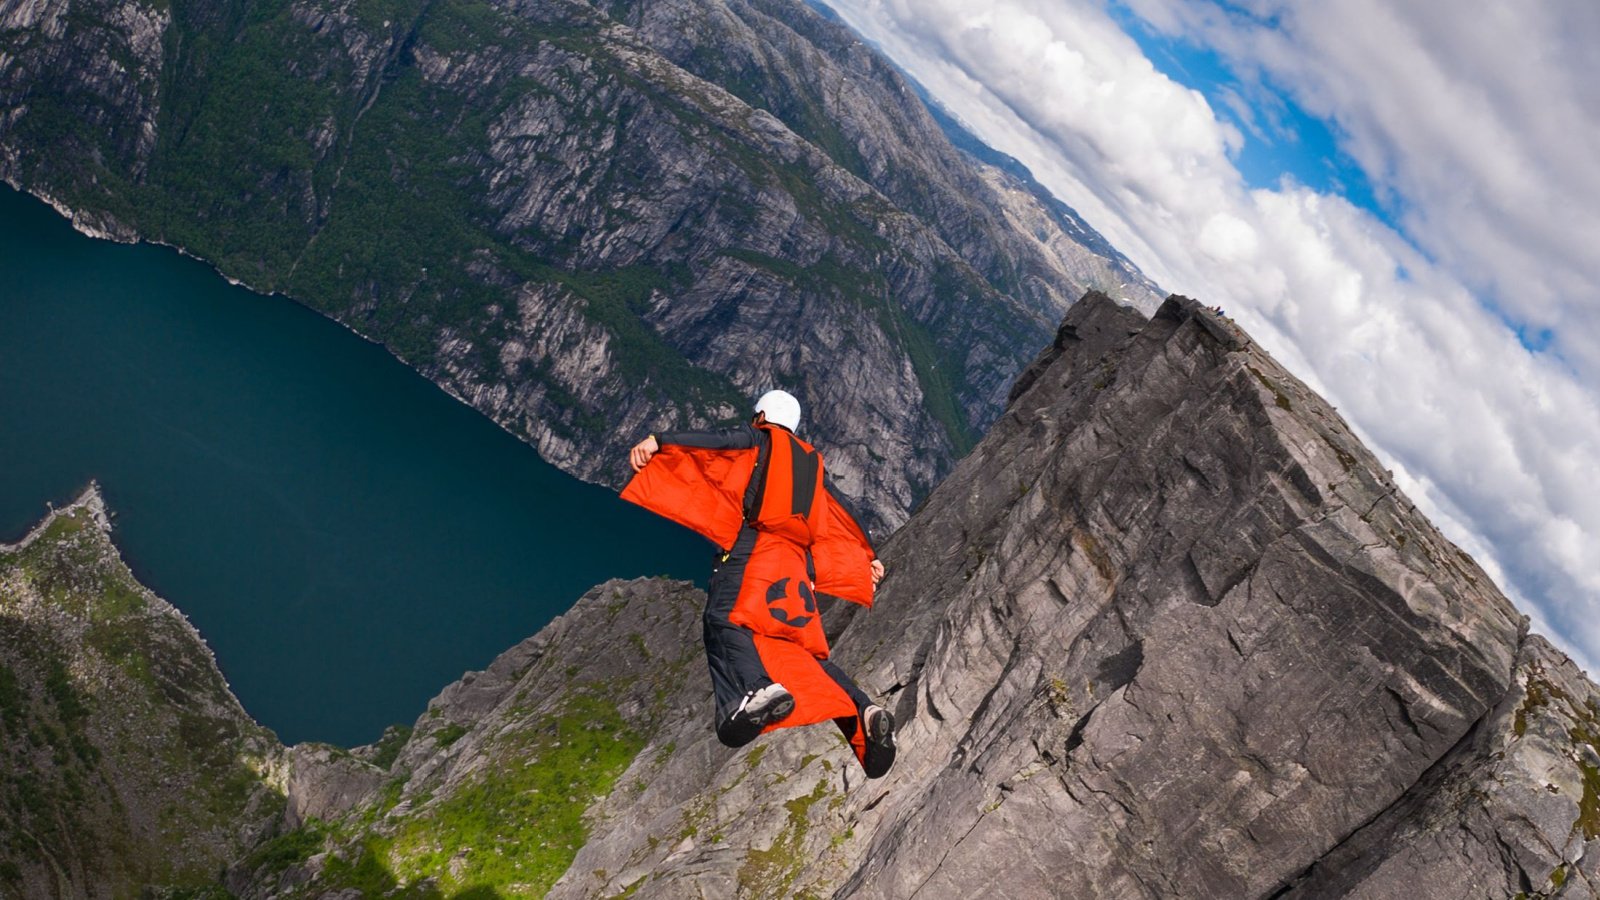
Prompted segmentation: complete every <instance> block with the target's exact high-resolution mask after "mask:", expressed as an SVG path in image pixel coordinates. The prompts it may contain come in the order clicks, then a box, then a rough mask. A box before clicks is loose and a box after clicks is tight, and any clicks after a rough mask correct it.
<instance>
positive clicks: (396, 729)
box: [372, 725, 412, 769]
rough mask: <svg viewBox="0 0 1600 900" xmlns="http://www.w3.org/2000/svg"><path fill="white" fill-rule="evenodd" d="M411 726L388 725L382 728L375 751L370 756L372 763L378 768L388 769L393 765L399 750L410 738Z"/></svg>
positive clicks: (403, 747)
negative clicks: (381, 734) (381, 735)
mask: <svg viewBox="0 0 1600 900" xmlns="http://www.w3.org/2000/svg"><path fill="white" fill-rule="evenodd" d="M411 732H412V728H411V726H410V725H390V726H389V727H388V728H385V729H384V730H383V737H381V738H379V739H378V746H377V752H375V753H374V754H373V756H372V764H373V765H375V766H377V767H378V768H380V769H388V768H389V767H390V766H392V765H394V761H395V759H396V758H398V757H399V756H400V751H401V750H403V749H405V746H406V741H409V740H411Z"/></svg>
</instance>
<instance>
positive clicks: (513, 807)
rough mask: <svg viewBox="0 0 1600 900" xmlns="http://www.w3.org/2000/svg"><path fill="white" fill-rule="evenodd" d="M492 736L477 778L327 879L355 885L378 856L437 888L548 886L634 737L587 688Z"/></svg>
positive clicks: (634, 746)
mask: <svg viewBox="0 0 1600 900" xmlns="http://www.w3.org/2000/svg"><path fill="white" fill-rule="evenodd" d="M499 740H500V742H501V743H500V744H499V746H498V747H497V748H496V752H495V753H494V754H493V757H494V759H495V760H496V761H495V762H494V763H493V764H491V765H490V767H489V768H487V769H486V770H485V771H484V772H483V773H482V774H481V775H480V776H479V777H478V780H477V781H475V782H472V783H470V784H467V785H465V786H463V787H461V788H459V789H458V790H456V791H455V792H454V793H452V794H450V795H449V796H448V797H446V798H444V799H442V800H441V801H439V802H438V803H435V804H433V805H431V806H426V807H420V808H419V812H418V813H417V815H415V816H414V817H412V818H409V819H407V820H406V821H404V822H403V823H401V824H400V825H399V827H398V828H397V829H396V830H395V832H394V835H393V837H392V839H385V840H378V839H372V840H371V841H369V842H368V852H365V853H363V854H362V855H361V856H360V859H358V860H356V861H354V862H352V863H351V864H350V868H349V870H348V872H346V873H345V874H344V875H342V876H341V878H346V880H345V881H339V882H330V885H334V884H337V885H346V884H348V885H349V886H360V885H357V883H356V882H357V881H358V880H359V879H358V878H357V876H358V875H360V874H361V873H363V872H364V873H367V875H374V873H376V872H377V871H378V870H380V869H382V868H383V867H382V863H383V862H385V861H388V862H390V863H391V864H392V866H393V870H392V871H393V873H394V875H393V876H390V877H395V876H398V877H399V878H400V879H401V880H402V881H403V882H404V883H406V884H415V883H417V882H418V881H420V880H422V879H427V878H431V879H434V882H435V883H436V884H437V885H438V887H439V889H440V890H441V891H445V892H455V891H465V890H468V889H473V888H476V889H493V890H497V891H504V892H507V893H511V892H515V893H517V894H519V895H520V894H527V895H530V896H540V895H542V894H543V893H544V892H545V891H546V890H548V889H549V887H550V885H551V884H553V883H554V882H555V880H556V879H557V878H559V877H560V876H561V873H562V872H564V871H566V868H567V866H568V865H570V864H571V862H572V858H573V857H574V856H575V855H576V854H577V850H578V848H579V847H582V846H583V844H584V842H585V841H586V840H587V839H588V832H587V828H586V826H585V824H584V821H583V813H584V811H585V810H586V809H588V807H589V805H590V804H591V803H592V802H593V800H594V798H596V797H598V796H603V795H604V794H606V793H608V792H609V791H610V790H611V788H612V786H613V785H614V784H615V782H616V780H617V778H618V777H619V776H620V775H621V774H622V772H623V771H624V770H625V769H626V768H627V767H628V765H629V764H630V763H631V762H632V761H633V758H634V757H635V756H636V755H638V753H639V751H640V750H641V749H643V747H644V740H643V738H642V737H641V736H640V735H638V734H636V733H635V732H634V731H633V730H632V729H630V728H629V727H628V725H627V723H626V722H624V721H623V720H622V717H621V716H620V715H619V714H618V712H617V710H616V708H615V707H614V706H612V705H611V704H610V703H609V702H607V701H606V700H604V699H601V698H600V697H598V696H595V695H593V694H578V695H576V696H574V697H573V698H571V699H570V700H568V701H567V703H566V705H565V706H564V707H563V708H562V709H561V710H560V711H559V712H558V713H555V714H552V715H548V716H545V717H543V718H541V719H540V720H539V721H538V722H537V723H535V725H534V726H533V727H531V728H530V729H528V730H527V731H524V732H522V733H520V734H517V735H514V736H507V737H502V738H500V739H499ZM366 860H371V862H364V861H366ZM363 867H365V868H363ZM363 877H365V876H363ZM513 886H514V887H513Z"/></svg>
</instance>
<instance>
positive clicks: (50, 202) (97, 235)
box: [0, 175, 621, 493]
mask: <svg viewBox="0 0 1600 900" xmlns="http://www.w3.org/2000/svg"><path fill="white" fill-rule="evenodd" d="M0 181H3V182H4V183H5V184H6V185H7V186H8V187H10V188H11V189H12V190H14V191H16V192H17V193H19V194H23V195H26V196H28V197H32V198H34V199H35V200H38V201H39V202H41V203H44V204H45V205H47V206H49V207H50V208H51V209H53V210H55V211H56V213H57V214H58V215H60V216H61V217H62V218H63V219H66V220H67V224H69V225H71V226H72V229H73V230H74V231H76V232H78V233H79V234H82V235H84V236H86V237H89V238H93V239H95V240H104V241H110V242H111V243H114V244H122V245H125V246H137V245H140V244H144V245H147V246H151V247H161V248H164V249H168V250H172V251H174V252H176V253H177V254H178V255H180V256H182V257H185V258H187V259H192V260H194V261H195V262H197V263H200V264H201V265H203V266H205V267H206V268H208V269H210V270H211V271H212V272H213V273H214V274H215V275H216V276H217V277H218V278H221V279H222V280H223V281H225V282H227V283H228V284H230V285H232V286H234V287H238V288H243V289H244V290H247V291H249V292H250V293H252V294H254V295H256V296H257V297H270V298H275V299H281V300H286V301H288V302H290V303H293V304H294V305H295V306H298V307H301V308H303V309H306V310H309V311H311V312H313V313H315V314H317V315H318V316H320V317H321V318H323V319H326V320H328V321H329V322H333V323H334V324H336V325H338V326H339V327H340V328H343V329H344V330H346V331H348V332H350V333H351V334H353V335H355V336H356V337H358V338H360V339H361V340H363V341H365V342H367V343H368V344H372V345H373V346H376V347H377V348H379V349H380V350H382V351H383V352H384V353H385V354H387V355H388V356H389V357H390V358H391V359H394V360H396V361H398V362H399V363H400V364H401V365H403V366H405V367H406V368H408V369H410V370H411V371H413V372H415V373H416V374H417V375H418V376H420V377H421V378H422V379H423V380H424V381H426V382H428V383H429V384H431V385H433V386H434V387H435V388H437V389H438V390H440V391H442V392H444V394H445V395H446V396H448V397H450V398H451V399H452V400H455V401H456V402H457V403H460V404H461V405H462V406H465V407H467V408H468V409H470V410H472V411H473V412H474V413H476V414H477V415H479V416H482V417H483V418H484V419H487V420H488V421H490V422H493V423H494V424H495V427H497V428H499V429H500V430H501V431H504V432H505V433H506V434H509V435H511V436H512V437H513V438H515V439H516V440H517V442H518V443H521V444H523V445H525V446H527V447H529V448H531V449H532V450H533V452H534V454H535V455H537V456H538V457H539V460H540V461H541V462H543V463H546V464H547V465H550V466H553V467H555V469H556V470H557V471H559V472H561V473H562V474H563V475H566V476H567V477H569V478H573V479H576V480H578V481H581V482H583V483H584V484H593V485H598V486H600V487H603V488H606V489H607V490H610V491H612V492H614V493H620V492H621V488H620V487H614V486H612V485H610V484H607V483H605V482H603V481H597V480H594V479H590V478H585V477H583V476H581V475H578V474H576V473H574V472H570V471H568V470H567V469H566V468H564V467H562V466H561V465H560V464H559V463H557V462H555V461H554V460H551V459H549V458H548V457H546V456H545V455H544V454H543V453H541V452H540V451H539V447H538V445H537V444H536V443H534V442H533V441H532V440H530V439H529V437H528V435H526V434H523V433H520V432H518V431H517V430H515V429H513V428H512V427H511V425H510V424H508V422H506V421H502V420H501V419H499V418H497V417H495V416H492V415H490V414H488V413H486V412H484V411H483V410H481V409H479V408H478V407H476V406H474V405H473V404H472V402H471V401H469V400H468V399H467V398H466V397H465V396H463V395H462V394H461V393H460V392H459V391H457V390H456V388H455V387H454V386H453V385H449V384H445V383H442V382H440V381H437V380H435V379H434V378H432V377H430V376H429V375H428V373H427V372H424V371H423V370H422V368H421V367H419V366H417V365H415V364H413V363H412V362H411V361H410V360H408V359H406V358H405V357H403V356H401V355H399V354H398V353H396V352H394V350H392V349H390V347H389V345H388V344H385V343H384V342H383V341H380V340H378V339H377V338H374V337H372V336H371V335H368V334H366V333H364V332H362V331H361V330H360V329H358V328H356V327H355V326H354V325H351V324H350V323H349V322H346V321H344V320H342V319H340V318H339V317H337V316H334V315H331V314H329V313H327V312H325V311H323V310H321V309H318V308H317V307H315V306H312V305H311V304H309V303H306V302H304V301H302V300H299V299H297V298H295V297H294V296H293V295H291V294H286V293H284V292H282V291H275V290H272V291H268V290H262V289H260V288H257V287H254V286H252V285H251V284H249V283H248V282H245V281H241V280H239V279H237V278H235V277H233V276H232V275H229V274H228V273H226V272H224V271H222V270H221V269H219V268H218V267H217V266H216V264H215V263H213V262H211V261H210V260H208V259H206V258H205V257H202V256H198V255H196V254H195V253H192V252H190V251H189V250H187V249H185V248H184V247H182V246H181V245H178V244H170V243H167V242H165V241H160V240H154V239H151V238H148V237H145V236H143V235H141V234H139V232H138V231H136V230H134V229H133V228H131V227H128V226H124V227H125V228H126V229H127V230H126V232H125V233H121V234H119V233H116V232H111V231H107V230H105V229H103V228H100V227H98V226H96V225H93V224H90V223H89V222H88V220H87V218H86V217H85V216H84V215H83V214H82V213H80V212H79V211H77V210H75V209H73V208H72V207H70V206H68V205H67V204H66V203H64V202H62V201H60V200H57V199H56V198H55V197H52V196H51V195H49V194H48V193H45V192H43V191H41V190H37V189H34V188H31V187H25V186H23V185H21V184H20V183H18V181H17V180H16V179H15V178H14V177H12V176H10V175H7V176H5V177H3V178H0ZM118 224H119V225H120V224H122V223H120V222H119V223H118ZM130 235H131V236H130Z"/></svg>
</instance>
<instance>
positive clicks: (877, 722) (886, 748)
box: [861, 705, 895, 778]
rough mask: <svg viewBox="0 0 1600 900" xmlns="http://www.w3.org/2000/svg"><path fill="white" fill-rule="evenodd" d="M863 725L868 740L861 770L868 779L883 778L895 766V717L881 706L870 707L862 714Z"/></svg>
mask: <svg viewBox="0 0 1600 900" xmlns="http://www.w3.org/2000/svg"><path fill="white" fill-rule="evenodd" d="M861 725H862V727H863V728H864V729H865V730H866V738H867V750H866V753H865V754H864V755H863V756H862V759H861V768H862V769H863V770H865V772H866V774H867V777H868V778H882V777H883V776H885V775H887V774H889V768H890V767H891V766H893V765H894V756H895V747H894V716H893V715H890V713H889V711H888V710H887V709H884V708H883V707H881V706H877V705H873V706H869V707H867V709H866V711H865V712H863V713H862V714H861Z"/></svg>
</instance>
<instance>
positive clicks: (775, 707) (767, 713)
mask: <svg viewBox="0 0 1600 900" xmlns="http://www.w3.org/2000/svg"><path fill="white" fill-rule="evenodd" d="M792 712H794V695H792V694H784V695H783V696H781V697H779V698H777V699H776V700H773V701H772V702H771V703H769V704H767V708H766V709H762V710H757V711H754V712H753V713H752V715H751V718H752V719H754V720H755V721H756V722H757V723H758V724H760V725H761V727H763V728H765V727H767V726H768V725H771V724H772V723H773V722H782V721H783V720H784V719H787V718H789V714H790V713H792Z"/></svg>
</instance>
